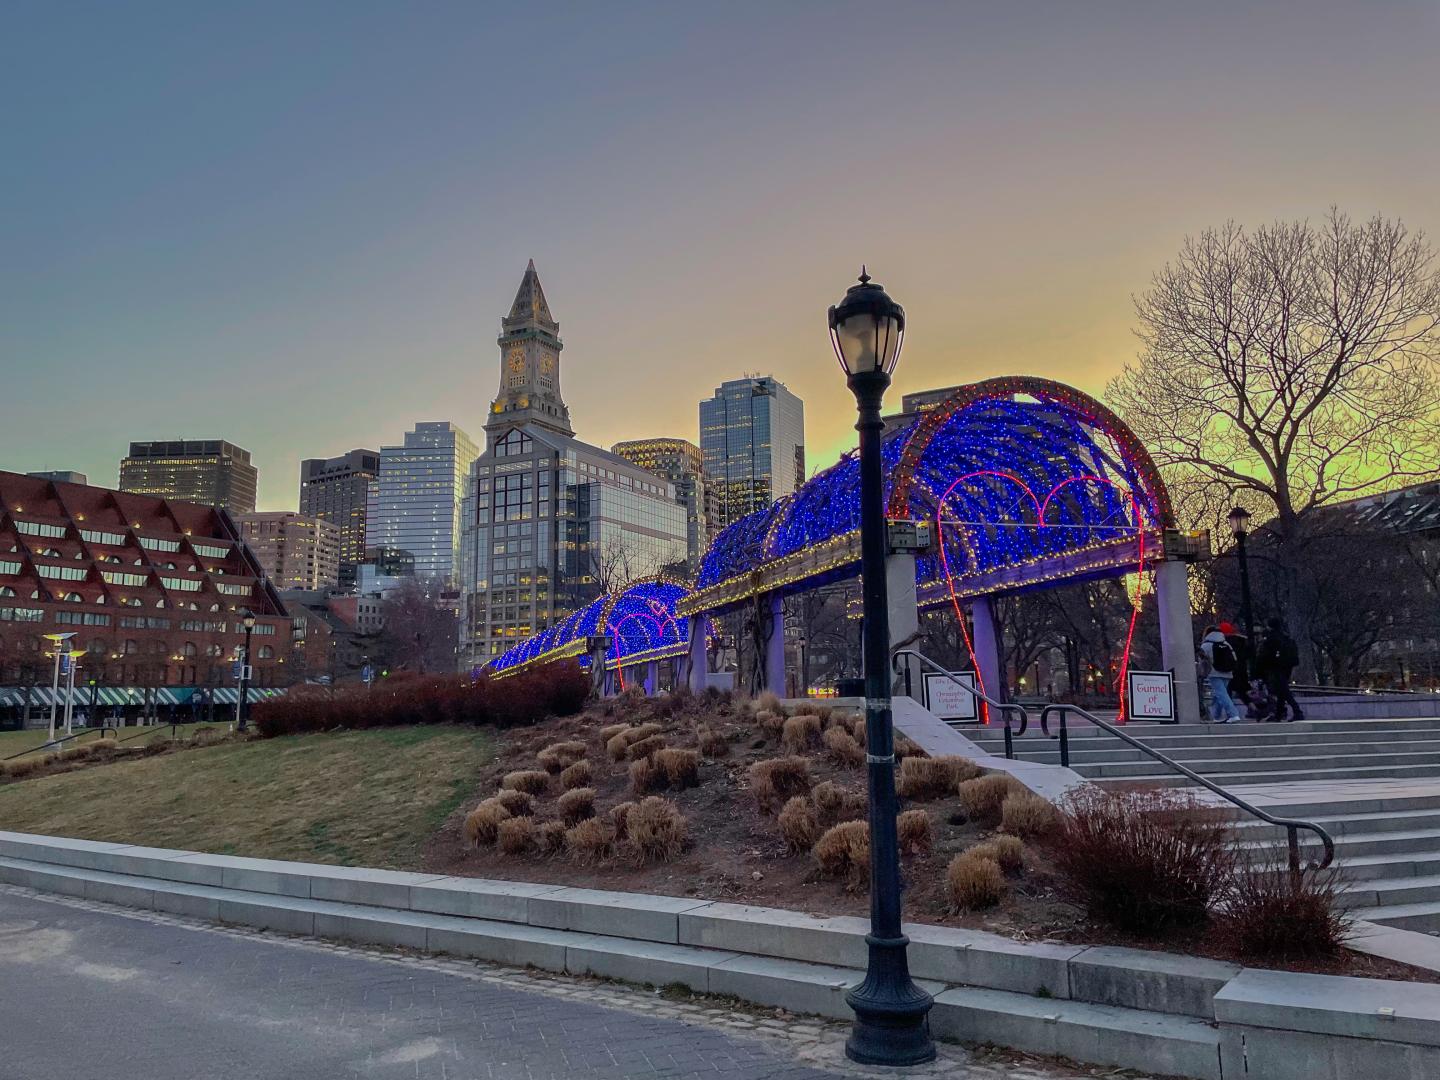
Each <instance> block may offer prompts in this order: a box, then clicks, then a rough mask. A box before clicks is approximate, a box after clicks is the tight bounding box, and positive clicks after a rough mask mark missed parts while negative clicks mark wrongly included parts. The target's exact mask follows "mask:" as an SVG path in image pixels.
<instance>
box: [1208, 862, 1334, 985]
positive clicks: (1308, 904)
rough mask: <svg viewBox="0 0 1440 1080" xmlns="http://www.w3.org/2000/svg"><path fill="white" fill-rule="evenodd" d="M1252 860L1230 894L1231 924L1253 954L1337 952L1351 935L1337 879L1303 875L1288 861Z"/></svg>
mask: <svg viewBox="0 0 1440 1080" xmlns="http://www.w3.org/2000/svg"><path fill="white" fill-rule="evenodd" d="M1272 857H1273V858H1277V859H1278V860H1279V861H1280V863H1281V865H1280V866H1278V867H1276V866H1272V865H1263V864H1262V863H1260V862H1259V861H1255V862H1247V863H1246V864H1244V865H1243V866H1241V867H1240V868H1239V869H1238V871H1237V872H1236V874H1235V877H1234V880H1233V882H1232V883H1231V886H1230V888H1229V890H1228V891H1227V893H1226V896H1225V902H1224V915H1225V923H1226V926H1227V928H1228V929H1229V931H1230V933H1231V934H1232V935H1233V937H1234V939H1235V944H1236V946H1237V947H1238V948H1239V950H1240V951H1241V953H1243V954H1244V955H1245V956H1247V957H1254V958H1256V959H1259V960H1266V961H1292V960H1311V959H1319V958H1324V957H1331V956H1335V955H1337V954H1338V953H1339V952H1340V950H1341V948H1342V947H1343V946H1344V944H1345V939H1346V938H1348V937H1349V936H1350V934H1351V930H1352V926H1353V920H1352V919H1351V916H1350V915H1349V914H1348V913H1347V912H1345V911H1342V910H1340V909H1339V908H1338V907H1336V904H1335V899H1336V897H1335V885H1336V878H1335V875H1334V874H1333V873H1332V872H1329V871H1315V870H1304V871H1302V872H1301V874H1300V877H1299V878H1298V879H1294V878H1292V877H1291V875H1290V871H1289V869H1288V867H1285V866H1284V865H1283V863H1284V860H1285V858H1286V856H1285V855H1284V854H1283V853H1274V854H1273V855H1272Z"/></svg>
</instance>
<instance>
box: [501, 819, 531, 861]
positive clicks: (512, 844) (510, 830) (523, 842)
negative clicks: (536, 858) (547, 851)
mask: <svg viewBox="0 0 1440 1080" xmlns="http://www.w3.org/2000/svg"><path fill="white" fill-rule="evenodd" d="M534 844H535V819H534V818H532V817H512V818H507V819H506V820H504V821H502V822H500V825H499V827H498V828H497V829H496V830H495V846H496V847H497V848H499V849H500V850H501V851H503V852H504V853H505V854H506V855H524V854H525V853H526V852H527V851H529V850H530V849H531V848H532V847H533V846H534Z"/></svg>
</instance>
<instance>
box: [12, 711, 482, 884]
mask: <svg viewBox="0 0 1440 1080" xmlns="http://www.w3.org/2000/svg"><path fill="white" fill-rule="evenodd" d="M165 730H169V729H168V728H166V729H165ZM26 734H28V733H26ZM142 741H143V740H142ZM491 756H492V747H491V742H490V739H489V737H488V736H487V735H485V734H483V733H482V732H479V731H476V730H475V729H473V728H462V727H449V726H434V727H415V728H389V729H383V730H376V731H352V732H344V733H341V734H333V735H296V736H290V737H286V738H277V739H261V740H255V741H249V742H243V743H225V744H222V745H219V746H212V747H205V748H202V749H197V750H184V751H181V752H178V753H171V754H165V755H162V756H159V757H149V758H143V759H140V760H136V761H124V762H116V763H114V764H109V765H98V766H95V767H92V768H87V769H81V770H77V771H75V772H70V773H63V774H60V775H56V776H45V777H37V778H35V779H32V780H21V781H17V782H14V783H10V784H5V785H3V786H0V827H3V828H5V829H10V830H14V831H17V832H33V833H48V834H52V835H56V836H71V837H77V838H80V839H86V840H112V841H119V842H125V843H134V844H146V845H149V846H152V847H171V848H188V849H191V850H196V851H210V852H217V853H220V854H226V855H250V856H254V857H256V858H269V859H300V860H303V861H307V862H324V863H340V864H343V865H358V866H379V867H389V868H394V869H405V868H409V867H412V866H415V865H417V863H418V858H419V849H420V847H421V845H422V844H424V842H425V841H426V840H427V839H428V838H429V837H430V834H431V833H433V832H434V831H435V829H436V828H437V827H438V826H439V824H440V823H441V822H442V821H443V820H444V819H445V817H446V816H447V815H448V814H449V813H450V812H451V811H452V810H454V809H455V807H457V806H458V805H460V803H461V802H462V801H463V800H464V799H465V797H466V796H467V795H468V794H470V793H471V791H472V790H473V789H474V785H475V776H476V773H477V772H478V771H479V770H480V769H481V768H482V767H483V766H484V765H485V764H486V763H488V762H489V761H490V759H491Z"/></svg>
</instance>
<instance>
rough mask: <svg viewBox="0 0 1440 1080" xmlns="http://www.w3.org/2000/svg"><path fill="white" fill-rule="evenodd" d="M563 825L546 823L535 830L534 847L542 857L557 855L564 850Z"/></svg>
mask: <svg viewBox="0 0 1440 1080" xmlns="http://www.w3.org/2000/svg"><path fill="white" fill-rule="evenodd" d="M565 832H566V829H565V823H564V822H563V821H547V822H545V824H543V825H541V826H540V828H538V829H537V830H535V846H536V847H537V848H538V849H539V850H540V852H541V854H543V855H558V854H560V852H561V851H563V850H565Z"/></svg>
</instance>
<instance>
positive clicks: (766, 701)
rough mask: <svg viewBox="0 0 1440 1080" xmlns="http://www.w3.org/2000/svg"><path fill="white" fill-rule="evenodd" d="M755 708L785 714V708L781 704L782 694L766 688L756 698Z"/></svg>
mask: <svg viewBox="0 0 1440 1080" xmlns="http://www.w3.org/2000/svg"><path fill="white" fill-rule="evenodd" d="M755 708H756V709H763V710H765V711H766V712H772V713H779V714H780V715H782V716H783V715H784V714H785V709H784V707H783V706H781V704H780V695H778V694H776V693H775V692H774V691H771V690H766V691H764V692H763V693H761V694H760V695H759V696H757V697H756V698H755Z"/></svg>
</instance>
